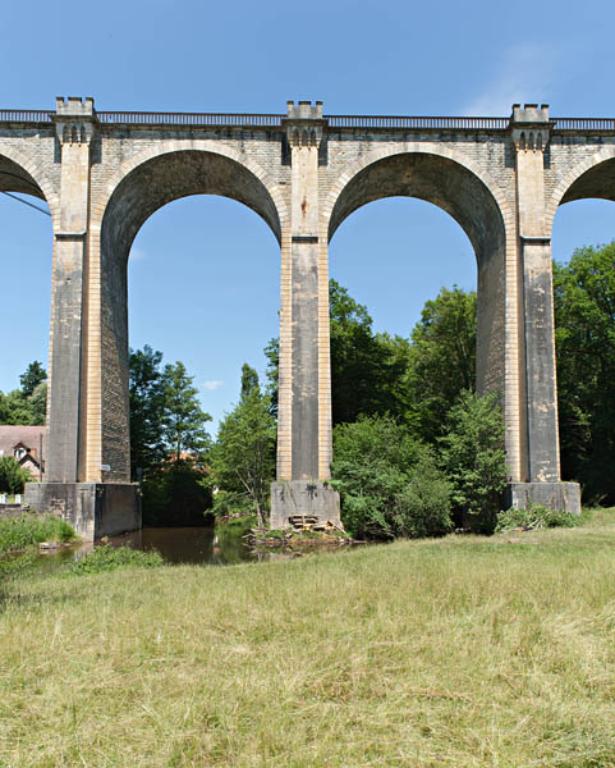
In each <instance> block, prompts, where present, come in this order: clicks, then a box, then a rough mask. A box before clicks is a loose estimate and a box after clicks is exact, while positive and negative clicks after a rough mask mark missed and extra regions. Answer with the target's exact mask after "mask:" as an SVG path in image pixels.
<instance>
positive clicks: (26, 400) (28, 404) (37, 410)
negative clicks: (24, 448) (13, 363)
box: [0, 360, 47, 426]
mask: <svg viewBox="0 0 615 768" xmlns="http://www.w3.org/2000/svg"><path fill="white" fill-rule="evenodd" d="M19 382H20V388H19V389H14V390H12V391H11V392H7V393H4V392H0V424H21V425H25V426H36V425H40V424H44V423H45V416H46V413H47V373H46V371H45V369H44V368H43V366H42V365H41V363H39V362H38V361H37V360H35V361H34V362H32V363H30V364H29V365H28V367H27V369H26V370H25V372H24V373H22V374H21V376H20V377H19Z"/></svg>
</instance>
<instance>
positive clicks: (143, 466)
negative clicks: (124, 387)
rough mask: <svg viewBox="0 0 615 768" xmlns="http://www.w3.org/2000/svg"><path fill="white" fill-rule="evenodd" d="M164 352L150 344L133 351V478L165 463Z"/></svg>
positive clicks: (131, 369) (130, 384)
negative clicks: (162, 366) (158, 350)
mask: <svg viewBox="0 0 615 768" xmlns="http://www.w3.org/2000/svg"><path fill="white" fill-rule="evenodd" d="M161 362H162V353H161V352H156V351H154V350H153V349H152V348H151V347H150V346H148V345H147V344H146V345H145V346H144V347H143V349H142V350H140V349H139V350H136V351H131V353H130V377H129V385H128V387H129V390H128V391H129V398H130V456H131V466H132V476H133V478H136V477H138V475H140V474H143V475H147V473H148V472H149V471H150V470H151V469H152V468H153V467H156V466H157V465H159V464H160V463H162V461H163V460H164V459H165V458H166V455H167V446H165V443H164V435H163V428H164V421H165V400H164V379H163V375H162V371H161V369H160V365H161Z"/></svg>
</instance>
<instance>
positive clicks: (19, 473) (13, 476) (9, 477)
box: [0, 456, 32, 494]
mask: <svg viewBox="0 0 615 768" xmlns="http://www.w3.org/2000/svg"><path fill="white" fill-rule="evenodd" d="M30 480H32V477H31V475H30V473H29V472H28V470H27V469H24V468H23V467H21V466H20V465H19V462H18V461H16V460H15V459H14V458H13V457H12V456H0V493H11V494H13V493H23V489H24V485H25V484H26V483H29V482H30Z"/></svg>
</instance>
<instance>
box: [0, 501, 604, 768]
mask: <svg viewBox="0 0 615 768" xmlns="http://www.w3.org/2000/svg"><path fill="white" fill-rule="evenodd" d="M0 649H1V654H2V669H1V680H0V684H1V687H2V691H1V696H0V765H2V766H16V767H19V768H29V767H30V766H50V767H51V766H53V767H54V768H55V767H56V766H87V767H88V768H95V767H96V768H98V767H99V766H101V767H102V766H122V768H141V767H143V768H145V766H147V768H158V767H159V766H169V767H171V766H173V767H179V766H233V767H234V768H235V767H237V768H239V767H243V766H246V767H247V766H280V767H281V766H284V768H291V767H292V768H306V767H308V766H327V767H329V766H353V767H354V766H412V767H413V768H415V767H416V768H423V767H426V766H434V767H435V766H438V768H440V767H441V766H454V767H455V768H466V767H467V768H469V767H470V766H471V767H472V768H475V767H476V768H478V767H479V766H480V767H481V768H482V766H490V767H494V768H495V767H497V768H509V767H510V768H513V767H514V768H521V767H522V768H526V767H530V766H559V767H560V768H564V767H565V768H596V767H600V768H603V767H604V768H607V767H608V766H614V765H615V735H614V732H615V704H614V699H615V679H614V676H613V670H614V666H615V514H613V512H611V513H607V512H604V513H600V514H599V515H598V516H597V517H596V518H595V519H594V522H593V523H592V524H591V525H588V526H585V527H583V528H579V529H570V530H557V531H545V532H538V533H533V534H511V535H505V536H498V537H494V538H492V539H477V538H454V537H449V538H448V539H445V540H441V541H425V542H414V543H409V542H400V543H397V544H394V545H391V546H380V547H370V548H367V549H363V550H360V551H352V552H344V553H338V554H333V555H322V556H317V557H310V558H306V559H302V560H296V561H284V562H271V563H266V564H253V565H241V566H233V567H228V568H213V567H201V568H200V567H175V568H172V567H164V568H159V569H154V570H149V571H147V570H124V571H116V572H114V573H109V574H105V573H101V574H97V575H92V576H85V577H70V578H62V577H57V576H56V577H46V578H38V579H34V578H33V579H28V580H25V581H21V582H14V583H11V584H9V585H8V588H7V597H6V601H5V603H4V605H3V607H2V615H1V617H0Z"/></svg>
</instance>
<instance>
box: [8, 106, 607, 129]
mask: <svg viewBox="0 0 615 768" xmlns="http://www.w3.org/2000/svg"><path fill="white" fill-rule="evenodd" d="M54 117H55V112H54V111H53V110H44V109H0V123H29V124H31V125H32V124H36V125H40V124H50V123H52V122H53V120H54ZM96 117H97V119H98V120H99V122H100V123H102V124H103V125H111V126H113V125H118V126H119V125H134V126H139V125H140V126H178V127H190V126H192V127H202V128H207V127H211V128H226V127H228V128H243V127H245V128H279V127H281V126H282V121H283V120H284V118H285V117H286V116H285V115H274V114H242V113H228V114H222V113H213V112H121V111H114V112H96ZM325 120H326V121H327V123H328V125H329V127H330V128H350V129H352V128H365V129H378V128H379V129H394V130H395V129H397V130H400V129H401V130H404V129H405V130H452V131H504V130H506V129H508V127H509V125H510V118H508V117H422V116H420V117H404V116H403V115H400V116H394V115H325ZM551 125H552V127H553V130H554V131H577V132H581V133H596V132H602V131H615V118H605V117H555V118H552V119H551Z"/></svg>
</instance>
